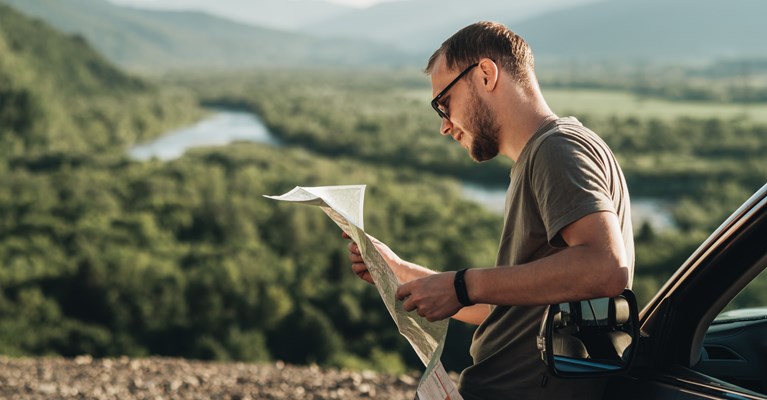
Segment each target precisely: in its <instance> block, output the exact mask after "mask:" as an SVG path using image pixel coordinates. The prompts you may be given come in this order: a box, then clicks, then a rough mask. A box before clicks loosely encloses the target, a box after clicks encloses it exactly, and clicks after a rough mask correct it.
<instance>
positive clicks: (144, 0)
mask: <svg viewBox="0 0 767 400" xmlns="http://www.w3.org/2000/svg"><path fill="white" fill-rule="evenodd" d="M110 1H111V2H112V3H120V4H128V3H129V4H134V5H138V4H151V3H154V2H156V1H157V0H110ZM280 1H282V0H280ZM325 1H327V2H330V3H336V4H343V5H345V6H350V7H358V8H364V7H368V6H371V5H373V4H376V3H383V2H387V1H398V0H325ZM178 3H181V2H180V1H179V2H178Z"/></svg>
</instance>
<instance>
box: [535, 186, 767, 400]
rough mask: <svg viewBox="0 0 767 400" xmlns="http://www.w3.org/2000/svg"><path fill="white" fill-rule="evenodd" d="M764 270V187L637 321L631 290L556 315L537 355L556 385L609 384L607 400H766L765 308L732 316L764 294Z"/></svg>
mask: <svg viewBox="0 0 767 400" xmlns="http://www.w3.org/2000/svg"><path fill="white" fill-rule="evenodd" d="M765 266H767V185H764V186H763V187H762V188H761V189H760V190H758V191H757V192H756V193H754V195H753V196H751V198H750V199H748V200H747V201H746V202H745V203H744V204H743V205H742V206H741V207H740V208H739V209H738V210H737V211H735V213H733V214H732V215H731V216H730V217H729V218H728V219H727V220H726V221H725V222H724V223H723V224H722V225H721V226H720V227H719V228H718V229H717V230H716V231H714V233H713V234H711V236H709V238H708V239H707V240H706V241H705V242H704V243H703V244H702V245H701V246H700V247H699V248H698V249H697V250H696V251H695V252H694V253H693V254H692V255H691V256H690V257H689V258H688V259H687V261H685V262H684V264H683V265H682V266H681V267H680V268H679V269H678V270H677V271H676V273H675V274H674V275H673V276H672V277H671V278H670V279H669V280H668V281H667V282H666V283H665V285H664V286H663V287H662V288H661V289H660V291H659V292H658V293H657V294H656V295H655V297H654V298H653V299H652V300H651V301H650V302H649V303H648V304H647V305H646V306H645V307H644V309H643V310H642V311H641V312H638V311H637V306H636V300H635V299H634V297H633V294H632V293H631V291H628V290H627V291H625V292H624V293H623V294H622V295H621V296H618V297H616V298H614V299H598V300H587V301H583V302H570V303H564V304H555V305H551V306H550V307H549V309H548V311H547V313H546V314H545V316H544V318H543V321H542V323H541V330H540V334H539V337H538V348H539V350H540V351H541V355H542V357H543V359H544V361H545V362H546V364H547V368H548V370H549V371H550V373H551V374H553V375H555V376H559V377H563V378H568V379H585V378H593V377H599V376H607V377H608V378H607V379H608V380H607V386H606V391H605V395H604V397H603V398H604V399H621V400H635V399H636V400H640V399H642V400H647V399H680V400H686V399H729V400H731V399H767V308H765V307H756V308H749V309H736V310H729V309H728V308H727V306H728V304H730V302H731V301H732V299H733V298H735V296H736V295H738V294H740V293H742V292H745V290H744V289H746V288H748V289H751V290H764V289H759V285H760V284H761V285H763V283H761V282H763V280H762V279H764V278H767V276H766V275H765V274H767V272H765V274H762V272H763V271H764V270H765ZM760 274H762V278H761V279H756V278H757V277H758V276H759V275H760ZM749 284H752V285H751V286H750V287H749ZM762 287H764V286H762ZM763 306H767V304H763Z"/></svg>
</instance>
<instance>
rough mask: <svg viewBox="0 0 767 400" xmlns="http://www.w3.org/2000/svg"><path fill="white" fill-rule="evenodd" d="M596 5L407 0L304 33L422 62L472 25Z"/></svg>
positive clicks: (574, 0)
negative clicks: (383, 48)
mask: <svg viewBox="0 0 767 400" xmlns="http://www.w3.org/2000/svg"><path fill="white" fill-rule="evenodd" d="M280 1H281V0H280ZM594 1H597V0H537V1H528V0H509V1H497V0H473V1H465V0H405V1H396V2H391V3H379V4H377V5H374V6H372V7H369V8H364V9H360V10H355V11H352V12H349V13H346V14H342V15H339V16H336V17H333V18H329V19H324V20H321V21H318V22H316V23H313V24H308V25H306V26H304V27H303V28H302V32H305V33H308V34H313V35H320V36H323V37H359V38H365V39H371V40H376V41H379V42H381V43H388V44H390V45H392V46H397V47H398V48H401V49H403V50H406V51H409V52H413V53H416V54H419V56H420V57H419V58H424V55H425V56H426V57H428V55H431V52H432V51H434V50H436V48H437V47H439V45H440V44H442V42H443V41H444V40H445V39H447V38H448V37H449V36H450V35H452V34H453V33H454V32H455V31H457V30H458V29H460V28H462V27H464V26H466V25H468V24H471V23H473V22H476V21H480V20H489V21H500V20H504V21H522V20H524V19H527V18H531V17H533V16H536V15H540V14H543V13H545V12H548V11H551V10H555V9H561V8H567V7H573V6H577V5H583V4H587V3H593V2H594ZM427 53H428V54H427Z"/></svg>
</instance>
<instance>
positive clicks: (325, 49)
mask: <svg viewBox="0 0 767 400" xmlns="http://www.w3.org/2000/svg"><path fill="white" fill-rule="evenodd" d="M112 1H115V2H120V5H118V4H114V3H110V2H106V1H105V0H0V2H5V3H8V4H10V5H12V6H13V7H16V8H17V9H19V10H21V11H22V12H24V13H27V14H28V15H32V16H35V17H37V18H41V19H43V20H45V21H47V22H49V23H50V24H52V25H53V26H55V27H57V28H58V29H60V30H63V31H65V32H69V33H77V34H80V35H82V36H84V37H85V38H86V39H87V40H88V41H89V42H91V43H92V44H93V45H94V47H96V48H97V49H98V50H99V51H101V52H102V53H103V54H104V55H106V56H107V57H108V58H110V59H111V60H113V61H115V62H117V63H119V64H120V65H122V66H125V67H128V68H133V69H173V68H211V67H214V68H245V67H252V66H317V65H320V66H323V65H324V66H368V65H388V66H397V65H399V66H402V65H416V66H421V65H422V64H423V61H424V60H425V59H426V58H427V57H428V56H429V54H431V52H432V51H433V50H434V49H436V48H437V47H438V46H439V45H440V43H441V42H442V41H443V40H444V39H445V38H447V37H448V36H449V35H450V34H451V33H452V32H455V31H456V30H458V29H460V28H461V27H463V26H465V25H466V24H469V23H471V22H472V21H477V20H494V21H499V22H503V23H505V24H507V25H508V26H509V27H511V28H512V29H513V30H515V31H516V32H518V33H520V34H521V35H522V36H523V37H525V38H526V40H527V41H528V42H530V43H531V45H532V46H533V49H534V51H535V54H536V55H537V56H538V57H537V58H538V59H539V60H540V59H541V58H544V59H549V60H565V59H567V60H569V59H579V60H597V61H599V60H604V59H612V60H620V61H627V62H636V61H640V62H645V61H664V60H672V61H711V60H714V59H727V58H730V59H732V58H752V59H753V58H767V52H765V51H764V49H765V47H764V44H763V38H764V37H767V24H764V23H763V21H762V19H763V18H762V16H763V15H767V2H765V1H763V0H732V1H730V2H700V1H698V0H672V1H669V0H646V1H642V2H637V1H631V0H540V1H536V2H532V1H523V0H509V1H503V2H499V1H493V0H474V1H472V2H466V1H464V0H402V1H392V2H386V3H379V4H377V5H375V6H372V7H368V8H363V9H354V8H350V7H345V6H340V5H336V4H331V3H328V2H325V1H322V0H294V1H291V0H217V1H215V2H208V1H203V0H154V1H152V2H151V4H152V6H151V9H147V8H136V7H138V6H139V5H142V6H143V7H148V6H147V4H149V3H147V2H136V0H112ZM132 1H133V2H132ZM125 4H128V5H131V6H126V5H125Z"/></svg>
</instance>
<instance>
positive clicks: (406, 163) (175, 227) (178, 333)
mask: <svg viewBox="0 0 767 400" xmlns="http://www.w3.org/2000/svg"><path fill="white" fill-rule="evenodd" d="M357 72H359V71H356V72H355V73H354V74H352V73H351V71H350V70H343V69H336V70H330V69H301V70H298V69H293V70H272V69H258V70H252V71H242V72H238V73H226V74H223V73H212V72H211V73H202V72H199V73H174V74H167V75H164V76H152V77H144V78H138V77H135V76H132V75H130V74H127V73H125V72H123V71H121V70H119V69H117V68H115V67H113V66H112V65H111V64H109V63H108V62H107V61H105V60H104V59H103V58H102V57H101V56H100V55H98V54H97V53H96V52H94V51H93V50H92V49H91V47H90V46H89V45H88V43H87V42H85V40H83V39H82V38H81V37H78V36H68V35H63V34H60V33H57V32H56V31H54V30H53V29H51V28H49V27H47V26H46V25H45V24H43V23H41V22H39V21H33V20H29V19H27V18H25V17H23V16H22V15H20V14H17V13H15V12H14V11H13V10H11V9H10V8H8V7H6V6H2V5H0V182H3V188H4V189H3V190H2V191H0V354H4V355H10V356H47V355H64V356H75V355H79V354H91V355H94V356H97V357H110V356H119V355H129V356H148V355H164V356H180V357H189V358H198V359H208V360H244V361H253V362H262V361H269V360H284V361H286V362H290V363H318V364H321V365H332V366H339V367H345V368H358V369H360V368H368V369H375V370H382V371H388V372H402V371H406V370H409V369H418V368H420V366H419V361H418V359H417V357H416V355H415V353H414V352H413V351H412V350H411V349H410V347H409V345H408V344H407V342H406V341H405V340H404V339H403V338H402V337H401V336H400V335H399V333H398V332H397V330H396V327H395V326H394V324H393V322H392V321H391V318H390V316H389V315H388V313H387V311H386V309H385V308H384V306H383V304H382V302H381V301H380V299H379V297H378V294H377V292H376V291H375V289H374V288H372V287H370V286H368V285H366V284H364V283H363V282H361V281H360V280H359V279H357V277H356V276H354V274H352V273H351V272H350V268H349V262H348V259H347V254H346V241H345V240H343V239H342V238H341V232H340V230H339V229H338V228H337V227H336V226H335V225H334V224H333V223H332V222H331V221H330V220H329V219H328V218H327V217H326V216H325V215H324V214H323V213H321V212H319V210H316V209H313V208H309V207H300V206H295V205H289V204H281V203H278V202H273V201H270V200H267V199H264V198H263V197H262V195H265V194H281V193H284V192H286V191H288V190H290V189H291V188H293V187H294V186H296V185H301V186H320V185H336V184H366V185H368V190H367V195H366V205H365V208H366V211H365V221H366V227H367V229H368V231H369V232H370V233H371V234H372V235H374V236H376V237H378V238H379V239H381V240H382V241H384V242H386V243H388V244H389V245H390V246H391V247H392V248H393V249H394V250H395V251H396V252H397V253H399V254H400V255H401V256H402V257H403V258H406V259H410V260H412V261H414V262H417V263H420V264H423V265H427V266H429V267H432V268H435V269H438V270H455V269H459V268H462V267H465V266H476V267H490V266H492V264H493V262H494V260H495V252H496V249H497V241H498V234H499V232H500V229H501V219H500V217H499V216H498V215H496V214H493V213H491V212H490V211H487V210H486V209H484V208H482V207H481V206H480V205H478V204H477V203H474V202H472V201H469V200H467V199H465V198H464V197H463V196H462V194H461V183H462V182H475V183H481V184H485V185H493V186H500V187H502V186H505V185H506V184H508V179H509V178H508V176H509V168H510V167H511V164H510V163H505V162H502V161H492V162H488V163H485V164H475V163H473V162H471V161H470V160H469V158H468V157H467V156H466V154H465V151H464V150H463V149H462V148H460V147H459V146H456V145H455V143H452V142H451V140H450V138H445V137H442V136H440V135H439V134H438V132H437V129H438V123H439V121H438V120H437V118H436V117H435V115H434V113H433V111H432V110H431V109H430V108H429V105H428V100H429V98H428V95H429V93H430V89H429V82H428V78H426V77H424V76H423V75H422V74H421V73H420V72H418V71H415V70H386V69H381V70H370V71H366V72H363V73H357ZM712 79H713V78H712ZM628 86H630V84H629V83H627V87H628ZM749 101H755V100H753V99H749ZM221 107H224V108H232V109H240V110H246V111H251V112H253V113H255V114H257V115H258V116H260V117H261V118H262V119H263V121H264V123H265V124H266V125H267V126H268V127H269V129H270V130H271V131H272V132H273V133H274V134H275V135H276V136H277V137H278V138H279V139H280V140H281V141H282V142H283V143H285V146H282V147H279V148H275V147H270V146H268V145H262V144H254V143H234V144H232V145H229V146H224V147H215V148H199V149H195V150H192V151H189V152H187V153H186V154H185V155H184V156H183V157H181V158H178V159H175V160H171V161H161V160H156V159H155V160H150V161H146V162H140V161H136V160H133V159H131V158H129V157H128V156H127V150H128V149H129V148H130V147H131V146H133V145H135V144H137V143H142V142H145V141H148V140H151V139H152V138H156V137H158V136H159V135H161V134H163V133H165V132H168V131H169V130H171V129H172V128H177V127H179V126H184V125H188V124H191V123H193V122H195V121H198V120H199V119H201V118H203V117H204V116H205V115H207V114H209V113H211V112H213V111H212V109H213V108H221ZM577 117H578V118H579V119H580V120H581V121H583V122H584V123H585V124H586V125H587V126H589V127H591V128H592V129H593V130H595V131H596V132H598V133H599V134H600V135H602V136H603V137H604V138H605V140H606V141H607V142H608V143H609V144H610V146H611V147H612V148H613V151H614V152H615V153H616V155H617V156H618V158H619V160H620V162H621V164H622V166H623V168H624V171H625V173H626V176H627V180H628V184H629V188H630V190H631V194H632V196H634V197H637V198H642V197H648V198H657V199H662V200H664V201H668V202H669V204H673V210H672V215H673V217H674V223H675V228H673V229H668V230H662V231H656V230H654V229H653V228H652V227H651V226H649V225H643V226H637V227H635V228H636V278H635V286H634V289H635V291H636V293H637V296H638V298H639V300H640V303H646V302H647V301H648V300H649V299H650V298H651V296H652V295H653V294H654V293H655V292H656V291H657V290H658V288H659V287H660V285H661V284H662V282H663V281H665V279H666V278H668V277H669V276H670V275H671V274H672V273H673V272H674V271H675V270H676V268H678V267H679V266H680V265H681V264H682V263H683V262H684V260H685V259H686V258H687V257H688V256H689V255H690V254H691V253H692V251H693V250H694V249H695V248H696V247H697V246H698V245H699V244H700V243H701V242H702V241H703V240H704V239H705V238H706V237H707V236H708V235H709V234H710V233H711V232H712V231H713V230H714V229H715V228H716V227H717V226H718V225H719V224H720V223H721V222H722V221H723V220H724V219H725V218H726V217H727V216H728V215H729V214H730V213H731V212H732V211H734V210H735V209H736V208H737V207H738V206H739V205H740V204H741V203H742V202H743V201H744V200H746V199H747V198H748V197H749V196H750V194H751V193H753V192H754V191H755V190H757V189H759V188H760V187H761V186H762V185H763V184H764V183H765V181H767V164H766V163H765V162H764V159H763V154H765V152H766V151H767V126H766V125H762V124H759V123H755V122H753V121H749V120H747V119H732V120H726V119H721V118H716V117H711V118H705V117H700V116H691V117H680V118H672V119H669V118H662V117H658V118H644V117H643V118H640V117H596V116H591V115H589V114H588V113H584V114H583V115H577ZM765 293H767V291H764V290H762V291H761V292H758V291H757V293H756V294H754V295H750V296H742V297H741V298H739V300H738V301H739V302H740V303H739V304H740V305H742V306H752V305H764V304H767V294H765ZM760 296H761V297H760ZM471 333H472V330H471V328H470V327H468V326H465V325H462V324H459V323H451V326H450V333H449V339H448V340H449V343H448V345H447V347H446V350H445V353H444V356H443V357H444V358H443V361H444V363H445V365H446V367H447V368H448V369H460V368H461V367H463V366H464V365H466V363H467V362H468V351H467V349H468V347H467V346H468V341H469V340H470V336H471Z"/></svg>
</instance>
